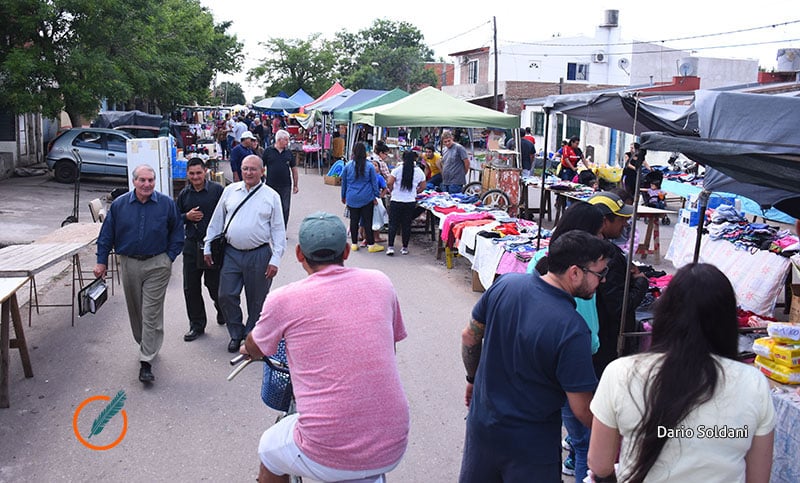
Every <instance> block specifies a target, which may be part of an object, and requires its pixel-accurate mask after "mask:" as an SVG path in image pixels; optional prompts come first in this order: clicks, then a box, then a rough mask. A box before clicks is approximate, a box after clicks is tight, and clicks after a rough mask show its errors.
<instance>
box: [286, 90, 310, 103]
mask: <svg viewBox="0 0 800 483" xmlns="http://www.w3.org/2000/svg"><path fill="white" fill-rule="evenodd" d="M289 99H291V100H293V101H294V102H296V103H298V104H300V105H301V106H305V105H306V104H308V103H309V102H311V101H313V100H314V98H313V97H311V96H309V95H308V94H307V93H306V91H304V90H303V89H297V92H295V93H294V94H292V95H291V96H289Z"/></svg>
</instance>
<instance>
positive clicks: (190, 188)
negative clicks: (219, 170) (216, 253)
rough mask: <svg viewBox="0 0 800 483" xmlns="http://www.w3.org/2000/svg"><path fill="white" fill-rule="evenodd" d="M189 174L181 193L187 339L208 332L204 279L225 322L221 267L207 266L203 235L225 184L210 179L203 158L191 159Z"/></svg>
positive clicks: (179, 206)
mask: <svg viewBox="0 0 800 483" xmlns="http://www.w3.org/2000/svg"><path fill="white" fill-rule="evenodd" d="M186 176H187V178H189V184H188V185H186V187H185V188H183V190H182V191H181V193H180V194H179V195H178V212H179V213H180V214H181V219H182V221H183V225H184V228H185V231H186V243H185V244H184V245H183V297H184V299H185V300H186V314H187V315H188V316H189V332H187V333H186V334H185V335H184V336H183V340H185V341H186V342H191V341H193V340H195V339H197V338H198V337H200V336H201V335H202V334H203V333H205V331H206V322H207V320H208V319H207V318H206V304H205V301H204V300H203V290H202V284H201V280H202V281H204V282H205V285H206V288H207V289H208V294H209V295H211V300H213V301H214V307H215V308H216V309H217V323H218V324H220V325H224V324H225V319H224V318H223V317H222V311H221V310H220V308H219V305H218V303H217V292H219V270H218V269H217V267H206V264H205V261H204V260H203V239H204V238H205V236H206V229H207V228H208V222H209V220H211V215H212V214H214V208H216V207H217V202H218V201H219V198H220V197H221V196H222V186H221V185H219V184H217V183H215V182H213V181H207V180H206V167H205V164H204V163H203V160H202V159H200V158H192V159H190V160H189V162H188V163H187V165H186Z"/></svg>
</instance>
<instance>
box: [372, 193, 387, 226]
mask: <svg viewBox="0 0 800 483" xmlns="http://www.w3.org/2000/svg"><path fill="white" fill-rule="evenodd" d="M375 199H376V200H378V202H377V203H376V204H375V205H373V208H372V230H373V231H378V230H380V229H381V228H383V225H385V224H386V223H387V222H388V221H389V217H388V216H387V213H386V207H385V206H383V202H382V201H381V200H380V198H375Z"/></svg>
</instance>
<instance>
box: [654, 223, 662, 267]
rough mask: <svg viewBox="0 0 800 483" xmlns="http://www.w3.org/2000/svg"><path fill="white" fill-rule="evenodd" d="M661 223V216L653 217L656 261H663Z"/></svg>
mask: <svg viewBox="0 0 800 483" xmlns="http://www.w3.org/2000/svg"><path fill="white" fill-rule="evenodd" d="M660 225H661V221H660V218H658V217H654V218H653V255H655V257H656V263H661V240H660V237H659V227H660Z"/></svg>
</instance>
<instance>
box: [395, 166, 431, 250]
mask: <svg viewBox="0 0 800 483" xmlns="http://www.w3.org/2000/svg"><path fill="white" fill-rule="evenodd" d="M416 161H417V153H415V152H414V151H406V152H404V153H403V164H401V165H400V166H398V167H396V168H394V170H393V171H392V173H391V174H390V175H389V179H388V180H387V182H386V185H387V187H388V188H389V189H390V190H391V191H392V201H391V203H390V204H389V246H388V248H386V254H387V255H390V256H391V255H394V239H395V237H396V236H397V227H398V226H399V227H400V229H401V230H402V232H403V235H402V240H403V248H401V249H400V253H402V254H403V255H408V242H409V240H411V222H412V221H414V216H415V215H416V213H417V210H416V208H417V193H419V192H420V191H422V190H423V189H424V188H425V173H423V172H422V170H421V169H420V168H419V167H417V163H416ZM398 178H399V179H400V183H398V182H397V180H398Z"/></svg>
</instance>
